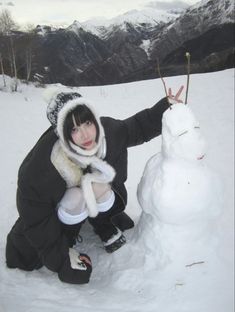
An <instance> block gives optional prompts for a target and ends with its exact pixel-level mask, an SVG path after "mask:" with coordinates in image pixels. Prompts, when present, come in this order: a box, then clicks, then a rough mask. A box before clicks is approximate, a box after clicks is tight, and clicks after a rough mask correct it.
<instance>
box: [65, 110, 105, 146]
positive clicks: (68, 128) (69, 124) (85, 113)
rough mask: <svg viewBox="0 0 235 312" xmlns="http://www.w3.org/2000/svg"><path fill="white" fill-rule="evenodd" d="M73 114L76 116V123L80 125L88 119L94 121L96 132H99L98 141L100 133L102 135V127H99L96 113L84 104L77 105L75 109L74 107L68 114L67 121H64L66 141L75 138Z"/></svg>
mask: <svg viewBox="0 0 235 312" xmlns="http://www.w3.org/2000/svg"><path fill="white" fill-rule="evenodd" d="M72 116H74V118H75V121H76V124H77V125H78V126H80V125H81V124H82V123H84V122H86V121H90V122H92V123H93V124H94V125H95V127H96V133H97V134H96V142H98V139H99V135H100V129H99V125H98V122H97V120H96V118H95V116H94V114H93V113H92V111H91V110H90V109H89V108H88V107H87V106H86V105H84V104H82V105H78V106H76V107H75V109H73V110H72V111H71V112H69V113H68V115H67V116H66V118H65V121H64V129H63V133H64V139H65V141H66V142H68V141H72V142H73V139H72V136H71V132H72V129H73V128H74V123H73V117H72Z"/></svg>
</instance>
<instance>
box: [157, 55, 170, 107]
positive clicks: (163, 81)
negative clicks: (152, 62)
mask: <svg viewBox="0 0 235 312" xmlns="http://www.w3.org/2000/svg"><path fill="white" fill-rule="evenodd" d="M157 71H158V75H159V77H160V78H161V81H162V83H163V86H164V91H165V94H166V98H167V102H168V104H169V106H170V102H169V99H168V94H167V88H166V83H165V80H164V79H163V77H162V74H161V70H160V65H159V60H158V58H157Z"/></svg>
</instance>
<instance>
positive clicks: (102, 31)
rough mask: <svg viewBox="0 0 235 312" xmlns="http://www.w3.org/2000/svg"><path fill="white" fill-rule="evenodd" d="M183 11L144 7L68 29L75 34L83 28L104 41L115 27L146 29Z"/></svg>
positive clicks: (77, 22) (75, 22) (165, 21)
mask: <svg viewBox="0 0 235 312" xmlns="http://www.w3.org/2000/svg"><path fill="white" fill-rule="evenodd" d="M183 11H184V9H182V8H181V9H179V8H177V7H176V9H175V10H169V11H165V10H159V9H158V8H157V7H151V8H150V7H147V6H146V7H145V8H144V9H142V10H131V11H128V12H126V13H124V14H121V15H118V16H116V17H114V18H111V19H106V18H102V17H100V18H95V19H91V20H88V21H86V22H83V23H80V22H79V21H74V22H73V24H72V25H71V26H69V27H68V29H69V30H73V31H75V32H77V30H78V29H80V28H83V29H84V30H85V31H88V32H91V33H93V34H95V35H97V36H99V37H101V38H103V39H105V38H106V37H107V36H108V35H109V34H110V33H111V32H112V31H113V30H114V29H116V28H117V27H118V28H119V29H121V30H124V31H125V30H127V26H126V25H127V24H132V25H135V26H143V27H146V25H148V26H149V27H151V26H156V25H159V24H160V23H167V22H170V21H173V20H175V19H176V18H177V17H179V15H180V14H181V13H182V12H183Z"/></svg>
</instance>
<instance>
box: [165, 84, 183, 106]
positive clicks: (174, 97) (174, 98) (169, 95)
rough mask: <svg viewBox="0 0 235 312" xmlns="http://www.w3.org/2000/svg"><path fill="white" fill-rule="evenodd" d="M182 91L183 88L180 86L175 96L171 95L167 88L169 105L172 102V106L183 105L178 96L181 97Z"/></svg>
mask: <svg viewBox="0 0 235 312" xmlns="http://www.w3.org/2000/svg"><path fill="white" fill-rule="evenodd" d="M183 89H184V86H181V87H180V88H179V90H178V91H177V93H176V95H173V94H172V90H171V88H169V90H168V99H169V101H170V103H172V102H173V103H174V104H175V103H183V101H182V100H181V99H180V96H181V93H182V91H183ZM173 103H172V104H173Z"/></svg>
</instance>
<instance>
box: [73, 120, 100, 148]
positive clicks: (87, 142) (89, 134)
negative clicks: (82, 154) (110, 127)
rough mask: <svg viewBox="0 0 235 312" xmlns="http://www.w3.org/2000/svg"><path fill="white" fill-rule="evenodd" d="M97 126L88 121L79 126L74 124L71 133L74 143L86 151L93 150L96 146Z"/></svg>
mask: <svg viewBox="0 0 235 312" xmlns="http://www.w3.org/2000/svg"><path fill="white" fill-rule="evenodd" d="M96 134H97V131H96V126H95V124H94V123H93V122H92V121H89V120H88V121H86V122H84V123H81V124H80V125H79V126H78V125H76V124H74V127H73V129H72V131H71V137H72V139H73V142H74V143H75V144H76V145H78V146H79V147H81V148H83V149H85V150H91V149H92V148H94V147H95V145H96Z"/></svg>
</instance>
